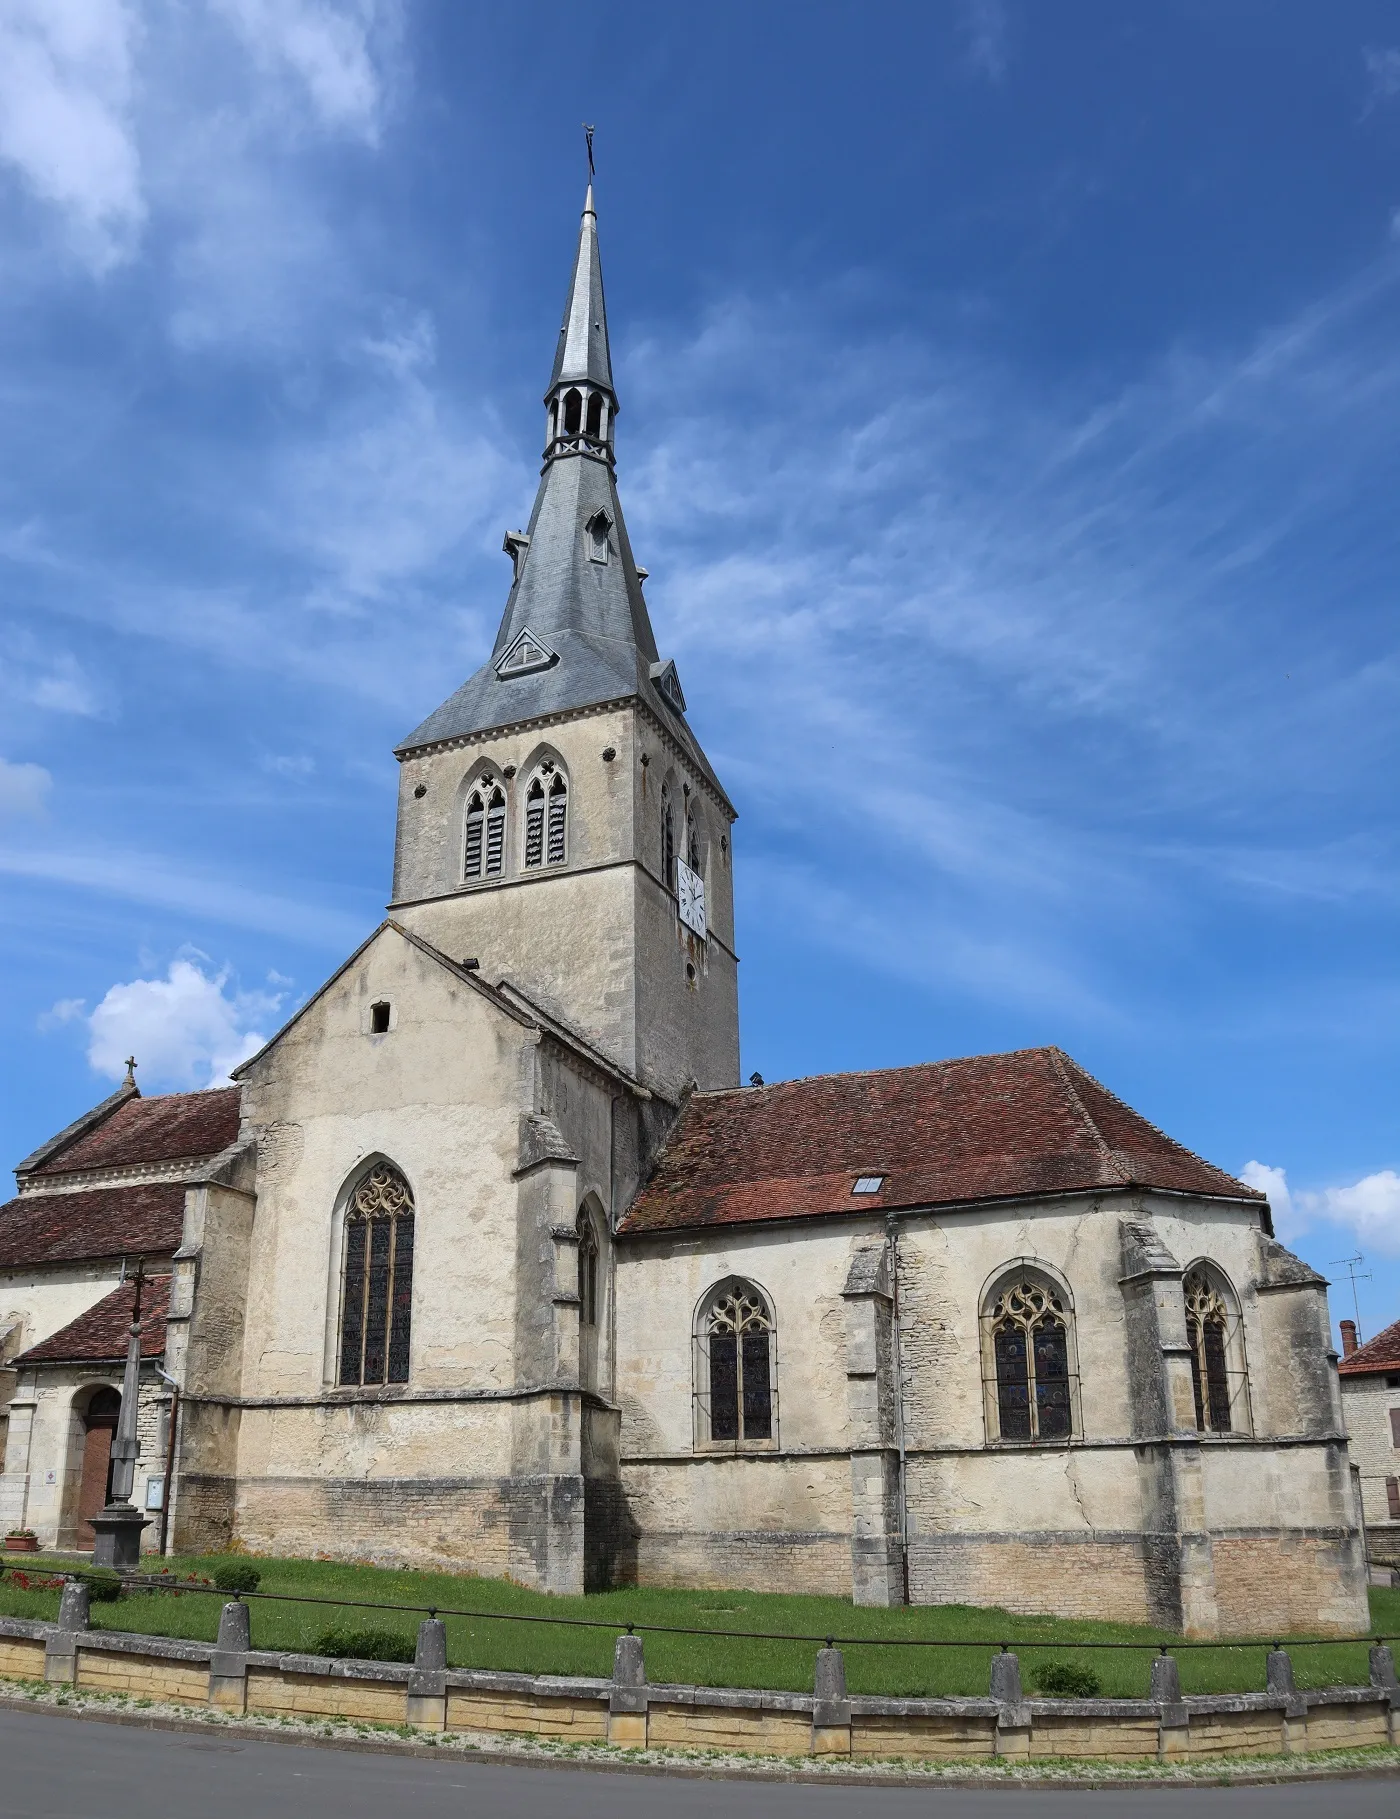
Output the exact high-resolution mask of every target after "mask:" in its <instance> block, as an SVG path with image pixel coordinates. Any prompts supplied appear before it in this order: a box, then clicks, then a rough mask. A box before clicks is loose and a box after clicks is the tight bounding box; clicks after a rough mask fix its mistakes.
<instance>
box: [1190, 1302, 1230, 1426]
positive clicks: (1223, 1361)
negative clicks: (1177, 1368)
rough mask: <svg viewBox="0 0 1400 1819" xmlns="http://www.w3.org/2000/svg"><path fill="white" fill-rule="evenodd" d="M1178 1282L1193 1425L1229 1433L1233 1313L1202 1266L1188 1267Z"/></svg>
mask: <svg viewBox="0 0 1400 1819" xmlns="http://www.w3.org/2000/svg"><path fill="white" fill-rule="evenodd" d="M1181 1286H1182V1293H1183V1295H1184V1296H1185V1300H1186V1338H1187V1342H1188V1344H1189V1345H1190V1347H1191V1388H1192V1390H1193V1391H1194V1392H1195V1398H1196V1426H1197V1428H1198V1429H1199V1430H1200V1431H1201V1432H1202V1433H1210V1434H1228V1433H1230V1432H1231V1431H1232V1429H1233V1427H1234V1419H1233V1411H1232V1403H1233V1401H1234V1398H1233V1397H1232V1395H1231V1393H1230V1376H1231V1371H1230V1357H1229V1354H1230V1350H1231V1338H1232V1334H1231V1328H1232V1325H1233V1316H1232V1315H1231V1311H1230V1309H1229V1307H1228V1306H1227V1305H1226V1302H1225V1298H1224V1296H1223V1295H1222V1294H1221V1292H1220V1290H1219V1289H1218V1288H1217V1287H1216V1285H1215V1283H1214V1282H1212V1281H1211V1279H1210V1277H1209V1276H1208V1275H1207V1274H1206V1272H1205V1271H1204V1270H1203V1269H1193V1270H1188V1271H1187V1272H1186V1276H1185V1279H1184V1280H1183V1282H1182V1285H1181Z"/></svg>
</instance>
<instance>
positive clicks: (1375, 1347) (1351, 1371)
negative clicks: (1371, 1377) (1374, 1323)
mask: <svg viewBox="0 0 1400 1819" xmlns="http://www.w3.org/2000/svg"><path fill="white" fill-rule="evenodd" d="M1337 1369H1338V1370H1339V1371H1340V1372H1341V1374H1342V1376H1344V1377H1364V1376H1365V1375H1366V1373H1367V1372H1368V1371H1400V1320H1397V1321H1396V1322H1395V1324H1394V1325H1393V1326H1388V1327H1386V1329H1385V1331H1384V1332H1380V1333H1377V1334H1376V1336H1375V1338H1374V1339H1368V1340H1367V1341H1366V1343H1365V1345H1358V1346H1357V1348H1356V1350H1355V1351H1354V1352H1353V1353H1352V1354H1351V1356H1350V1358H1343V1359H1341V1360H1340V1361H1339V1363H1338V1365H1337Z"/></svg>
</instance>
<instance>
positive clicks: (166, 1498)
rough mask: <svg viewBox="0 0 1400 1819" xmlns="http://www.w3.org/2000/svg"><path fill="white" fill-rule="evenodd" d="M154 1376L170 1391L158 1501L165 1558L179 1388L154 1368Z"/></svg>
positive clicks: (161, 1547) (168, 1530)
mask: <svg viewBox="0 0 1400 1819" xmlns="http://www.w3.org/2000/svg"><path fill="white" fill-rule="evenodd" d="M156 1374H157V1376H159V1377H160V1378H161V1380H162V1381H163V1382H164V1384H165V1386H166V1388H167V1389H168V1390H169V1391H170V1431H169V1433H168V1434H167V1436H166V1441H165V1483H164V1485H163V1486H162V1491H163V1495H162V1497H161V1500H160V1547H159V1548H158V1550H157V1551H158V1552H159V1554H160V1556H161V1558H162V1559H164V1558H165V1546H166V1542H167V1540H168V1539H169V1535H170V1505H171V1497H172V1493H173V1491H174V1489H175V1435H176V1429H177V1427H178V1426H179V1421H180V1386H179V1384H178V1383H177V1382H176V1381H175V1379H174V1378H173V1377H172V1376H171V1375H170V1374H169V1372H167V1371H165V1370H162V1369H161V1367H160V1365H157V1366H156Z"/></svg>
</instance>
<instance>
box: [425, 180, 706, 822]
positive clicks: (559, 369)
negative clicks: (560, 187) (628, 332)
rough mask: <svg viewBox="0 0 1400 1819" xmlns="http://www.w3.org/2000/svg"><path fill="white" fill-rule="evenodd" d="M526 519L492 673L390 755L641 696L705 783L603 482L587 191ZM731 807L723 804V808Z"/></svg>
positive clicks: (593, 239)
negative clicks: (541, 451) (541, 448)
mask: <svg viewBox="0 0 1400 1819" xmlns="http://www.w3.org/2000/svg"><path fill="white" fill-rule="evenodd" d="M544 401H545V409H546V441H545V450H544V470H543V472H542V473H541V475H540V485H539V491H538V492H537V493H536V495H535V509H534V511H533V512H532V513H531V514H530V522H529V525H528V527H527V528H526V529H525V530H524V531H510V532H508V533H507V535H506V539H505V550H506V553H507V555H509V556H510V558H511V561H512V563H513V564H514V570H515V573H514V578H513V581H512V584H511V589H510V594H509V597H508V598H507V600H506V607H505V612H504V613H503V614H502V616H501V624H500V630H499V631H498V632H497V634H496V642H495V645H494V647H493V649H492V652H491V657H490V661H489V662H487V663H485V664H483V665H482V667H481V668H480V669H479V670H478V671H477V672H476V674H475V675H474V676H473V677H472V678H471V680H470V681H468V682H466V683H464V684H463V685H462V687H461V688H460V689H458V691H457V693H456V694H455V695H453V696H452V698H451V700H449V701H446V702H444V703H443V705H442V706H441V707H440V708H439V709H438V710H437V712H436V713H435V714H430V715H429V717H428V718H427V719H426V720H425V721H424V722H423V724H422V725H421V726H420V727H419V728H418V729H417V730H416V731H415V732H413V733H411V734H410V735H409V737H408V738H407V739H406V740H405V741H404V742H403V744H402V745H401V746H399V747H398V752H399V755H400V756H404V755H406V754H407V753H409V752H412V751H417V750H420V749H421V748H422V747H424V746H428V745H436V744H438V743H439V742H440V741H443V740H447V739H458V738H462V737H464V736H466V735H469V734H472V733H479V732H486V731H489V730H493V729H495V728H497V727H504V726H511V725H514V724H516V723H517V722H519V721H522V720H536V719H540V718H542V717H545V716H548V715H555V714H562V713H568V712H571V711H573V710H579V709H583V708H588V707H596V706H598V705H600V704H601V703H603V702H606V701H623V700H627V699H629V698H638V697H640V698H641V699H642V700H644V701H645V702H646V704H647V706H648V707H649V708H650V709H651V711H652V713H653V714H655V715H657V716H658V717H659V718H660V719H661V720H662V722H663V724H664V725H665V726H666V727H667V729H668V730H669V731H670V732H671V734H672V736H673V737H675V738H676V739H677V740H678V741H679V742H680V743H681V745H682V746H683V747H685V749H686V750H687V751H689V752H690V753H691V755H692V756H693V758H694V760H695V762H696V764H697V765H698V766H699V767H700V768H701V770H702V771H703V772H704V774H705V775H706V776H707V777H708V778H709V779H710V780H711V781H712V782H713V783H714V785H715V788H716V789H720V790H721V794H723V791H722V788H721V785H720V784H719V781H718V779H717V778H716V777H715V775H714V772H713V771H712V769H711V768H710V765H709V763H708V761H707V760H706V758H705V755H704V753H703V752H702V751H701V750H700V746H699V744H698V742H697V741H696V739H695V736H694V734H693V733H692V732H691V730H690V728H689V727H688V726H687V724H686V721H685V698H684V696H683V695H682V693H681V690H680V684H679V682H678V680H677V679H676V673H675V666H674V664H671V663H663V662H662V661H661V660H660V657H659V655H658V653H657V648H656V637H655V634H654V633H653V631H652V628H651V618H650V616H649V614H648V612H647V607H646V601H645V600H644V599H643V597H642V579H643V575H644V572H645V571H641V572H639V571H638V568H637V564H636V562H635V560H634V559H633V555H632V545H631V543H630V542H629V540H628V536H627V526H626V524H625V523H624V522H623V517H622V506H621V503H620V501H619V499H618V496H617V482H616V480H615V478H614V475H613V424H614V420H615V418H616V416H617V397H616V394H615V393H614V391H613V382H612V360H611V356H610V354H609V349H608V319H607V311H606V309H605V307H604V302H603V267H602V262H601V260H600V258H599V254H598V217H597V214H596V212H595V210H594V206H593V186H592V184H591V183H590V184H589V186H588V194H587V196H586V197H585V199H584V205H583V219H582V221H581V222H580V224H579V237H578V249H577V251H576V253H575V255H574V267H573V272H572V275H571V277H570V279H569V291H568V296H567V298H566V300H565V304H564V320H563V322H562V324H561V326H560V329H559V342H558V346H557V348H556V350H555V355H554V369H553V372H552V373H551V375H550V381H549V389H548V390H547V391H546V393H545V399H544ZM726 800H727V798H726Z"/></svg>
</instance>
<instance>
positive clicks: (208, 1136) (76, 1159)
mask: <svg viewBox="0 0 1400 1819" xmlns="http://www.w3.org/2000/svg"><path fill="white" fill-rule="evenodd" d="M239 1099H240V1094H239V1091H238V1088H237V1087H236V1086H225V1087H219V1088H216V1089H214V1090H213V1091H210V1092H203V1093H164V1094H161V1095H160V1096H159V1097H157V1098H152V1099H147V1098H143V1097H142V1096H141V1095H140V1094H139V1093H137V1094H130V1095H128V1096H126V1097H125V1098H121V1099H118V1098H117V1096H116V1095H114V1096H113V1099H112V1100H108V1101H106V1102H105V1104H108V1105H110V1106H111V1107H112V1109H111V1111H110V1112H108V1113H107V1115H106V1116H105V1117H102V1118H100V1119H99V1120H97V1121H96V1122H93V1121H91V1120H79V1122H78V1124H77V1125H74V1126H70V1127H69V1128H70V1129H71V1130H73V1131H75V1132H76V1135H75V1136H74V1138H73V1140H72V1141H71V1142H67V1143H63V1144H62V1145H60V1146H55V1145H54V1144H52V1143H50V1144H45V1145H44V1146H43V1148H42V1149H40V1150H36V1151H35V1154H34V1156H33V1157H29V1158H27V1159H26V1161H25V1162H22V1163H21V1164H20V1165H19V1169H18V1170H17V1171H16V1172H17V1173H20V1174H32V1175H61V1174H68V1173H70V1172H71V1171H73V1170H75V1169H95V1168H125V1167H132V1166H136V1165H138V1164H140V1163H144V1162H176V1161H184V1160H185V1159H186V1158H189V1159H194V1158H197V1157H203V1156H217V1155H218V1154H219V1152H220V1150H225V1149H227V1148H228V1146H229V1145H230V1144H231V1143H232V1142H233V1141H234V1139H235V1138H236V1137H237V1135H238V1109H239ZM97 1109H98V1111H99V1112H100V1111H101V1110H102V1109H103V1108H102V1107H98V1108H97ZM36 1158H37V1161H36Z"/></svg>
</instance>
